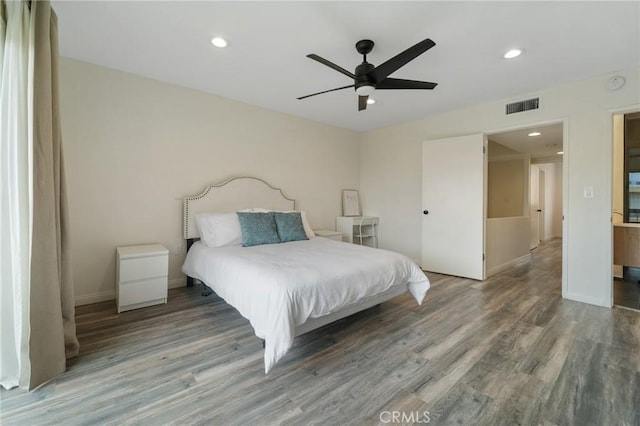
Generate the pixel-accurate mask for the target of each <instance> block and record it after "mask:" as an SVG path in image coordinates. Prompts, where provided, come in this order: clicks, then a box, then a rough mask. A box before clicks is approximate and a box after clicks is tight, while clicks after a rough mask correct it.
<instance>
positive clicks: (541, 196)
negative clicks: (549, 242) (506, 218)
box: [538, 169, 547, 241]
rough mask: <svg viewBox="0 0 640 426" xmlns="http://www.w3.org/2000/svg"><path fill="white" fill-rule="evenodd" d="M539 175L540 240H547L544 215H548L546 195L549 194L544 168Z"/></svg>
mask: <svg viewBox="0 0 640 426" xmlns="http://www.w3.org/2000/svg"><path fill="white" fill-rule="evenodd" d="M538 177H539V180H538V241H545V240H546V237H545V233H546V228H545V226H544V222H545V219H544V217H545V215H546V209H545V197H546V196H547V195H546V186H545V185H546V184H545V179H546V177H545V174H544V170H542V169H540V172H539V176H538Z"/></svg>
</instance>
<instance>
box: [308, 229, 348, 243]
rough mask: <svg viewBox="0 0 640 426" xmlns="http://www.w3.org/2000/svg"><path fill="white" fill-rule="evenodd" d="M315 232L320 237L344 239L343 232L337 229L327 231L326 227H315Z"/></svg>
mask: <svg viewBox="0 0 640 426" xmlns="http://www.w3.org/2000/svg"><path fill="white" fill-rule="evenodd" d="M313 233H314V234H316V236H318V237H323V238H329V239H330V240H336V241H342V234H341V233H340V232H336V231H327V230H326V229H314V230H313Z"/></svg>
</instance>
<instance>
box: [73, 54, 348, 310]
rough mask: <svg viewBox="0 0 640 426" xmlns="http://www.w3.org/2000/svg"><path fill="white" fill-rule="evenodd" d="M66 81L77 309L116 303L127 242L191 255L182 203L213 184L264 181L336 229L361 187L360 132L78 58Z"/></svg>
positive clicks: (176, 276) (178, 259)
mask: <svg viewBox="0 0 640 426" xmlns="http://www.w3.org/2000/svg"><path fill="white" fill-rule="evenodd" d="M60 77H61V108H62V127H63V137H64V150H65V162H66V170H67V177H68V187H69V205H70V210H71V225H72V228H71V236H72V239H71V246H72V254H73V262H74V281H75V290H76V299H77V303H78V304H84V303H92V302H96V301H100V300H109V299H113V298H114V296H115V291H114V289H115V287H114V283H115V248H116V247H117V246H119V245H127V244H141V243H149V242H158V243H161V244H163V245H165V246H166V247H167V248H168V249H169V250H171V251H172V252H173V251H176V249H179V250H180V251H184V245H183V240H182V238H181V235H182V234H181V232H182V228H181V220H182V198H183V197H184V196H186V195H190V194H194V193H197V192H200V191H201V190H202V189H203V188H204V186H205V185H206V184H208V183H215V182H218V181H221V180H223V179H225V178H227V177H230V176H236V175H252V176H258V177H261V178H263V179H265V180H267V181H268V182H270V183H271V184H273V185H275V186H278V187H281V188H283V189H284V191H285V192H286V194H287V195H288V196H290V197H292V198H295V199H297V200H298V201H299V208H300V209H302V210H305V211H306V212H307V214H308V217H309V221H310V222H311V224H312V226H314V227H317V228H328V229H334V227H335V217H336V216H339V215H340V213H341V211H340V209H341V201H340V194H341V190H342V189H343V188H359V186H360V169H359V167H360V141H359V139H360V137H359V135H358V134H357V133H354V132H351V131H347V130H343V129H338V128H335V127H330V126H327V125H322V124H319V123H316V122H312V121H308V120H304V119H300V118H296V117H292V116H288V115H285V114H281V113H278V112H274V111H269V110H265V109H262V108H258V107H254V106H250V105H247V104H243V103H240V102H235V101H231V100H228V99H224V98H220V97H216V96H213V95H209V94H205V93H200V92H196V91H193V90H189V89H185V88H181V87H177V86H173V85H169V84H165V83H161V82H158V81H155V80H150V79H146V78H142V77H138V76H134V75H131V74H127V73H123V72H119V71H115V70H111V69H107V68H103V67H98V66H95V65H91V64H88V63H83V62H78V61H75V60H70V59H64V58H63V59H62V60H61V63H60ZM183 258H184V253H182V252H181V253H179V254H174V253H172V254H171V255H170V266H169V279H170V284H171V285H172V286H177V285H181V284H182V283H183V281H182V279H183V276H182V274H181V272H180V266H181V264H182V260H183Z"/></svg>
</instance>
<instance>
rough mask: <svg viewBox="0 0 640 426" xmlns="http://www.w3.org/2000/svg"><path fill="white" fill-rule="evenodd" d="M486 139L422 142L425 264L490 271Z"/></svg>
mask: <svg viewBox="0 0 640 426" xmlns="http://www.w3.org/2000/svg"><path fill="white" fill-rule="evenodd" d="M485 152H486V140H485V136H484V135H483V134H477V135H469V136H461V137H455V138H447V139H436V140H430V141H425V142H423V143H422V208H423V216H422V268H423V269H425V270H427V271H432V272H438V273H442V274H448V275H456V276H460V277H467V278H473V279H477V280H482V279H484V277H485V262H484V245H485V241H484V227H485V218H486V202H485V200H486V188H487V187H486V170H487V160H486V155H485Z"/></svg>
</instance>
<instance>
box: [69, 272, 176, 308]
mask: <svg viewBox="0 0 640 426" xmlns="http://www.w3.org/2000/svg"><path fill="white" fill-rule="evenodd" d="M168 284H169V288H179V287H186V285H187V279H186V278H174V279H172V280H169V283H168ZM115 299H116V292H115V291H114V290H110V291H99V292H97V293H90V294H83V295H80V296H76V303H75V305H76V306H82V305H90V304H92V303H99V302H106V301H108V300H115Z"/></svg>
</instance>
